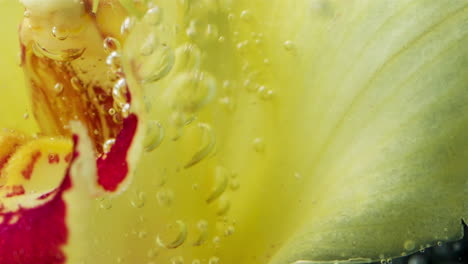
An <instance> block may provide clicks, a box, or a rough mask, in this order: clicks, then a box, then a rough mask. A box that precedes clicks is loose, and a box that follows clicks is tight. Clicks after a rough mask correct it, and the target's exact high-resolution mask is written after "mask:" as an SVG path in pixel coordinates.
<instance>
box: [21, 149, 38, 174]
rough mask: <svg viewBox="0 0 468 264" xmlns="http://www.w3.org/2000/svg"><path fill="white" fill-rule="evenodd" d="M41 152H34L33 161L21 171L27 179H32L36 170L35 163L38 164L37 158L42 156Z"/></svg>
mask: <svg viewBox="0 0 468 264" xmlns="http://www.w3.org/2000/svg"><path fill="white" fill-rule="evenodd" d="M41 155H42V154H41V152H39V151H38V152H34V153H33V154H32V155H31V161H30V162H29V164H28V165H27V166H26V168H24V170H22V171H21V174H22V175H23V177H24V178H25V179H28V180H29V179H31V174H32V172H33V170H34V165H35V164H36V162H37V160H38V159H39V158H40V157H41Z"/></svg>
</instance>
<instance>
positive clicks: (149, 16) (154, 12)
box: [143, 6, 163, 26]
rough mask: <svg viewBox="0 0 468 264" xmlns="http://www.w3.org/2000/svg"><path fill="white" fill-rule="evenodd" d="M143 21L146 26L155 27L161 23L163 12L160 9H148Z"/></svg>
mask: <svg viewBox="0 0 468 264" xmlns="http://www.w3.org/2000/svg"><path fill="white" fill-rule="evenodd" d="M143 19H144V21H146V22H147V23H148V24H150V25H152V26H157V25H159V24H160V23H161V21H162V19H163V11H162V9H161V8H160V7H158V6H154V7H153V8H150V9H148V11H147V12H146V14H145V16H144V17H143Z"/></svg>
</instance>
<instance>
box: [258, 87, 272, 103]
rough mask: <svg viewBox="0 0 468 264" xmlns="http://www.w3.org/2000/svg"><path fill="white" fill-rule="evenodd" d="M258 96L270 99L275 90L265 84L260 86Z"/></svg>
mask: <svg viewBox="0 0 468 264" xmlns="http://www.w3.org/2000/svg"><path fill="white" fill-rule="evenodd" d="M257 93H258V96H259V97H260V98H261V99H263V100H270V99H271V98H273V95H274V92H273V90H271V89H268V88H266V87H265V86H263V85H262V86H260V87H258V90H257Z"/></svg>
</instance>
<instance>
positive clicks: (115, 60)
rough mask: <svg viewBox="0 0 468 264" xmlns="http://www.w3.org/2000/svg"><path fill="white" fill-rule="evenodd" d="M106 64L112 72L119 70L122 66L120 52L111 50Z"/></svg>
mask: <svg viewBox="0 0 468 264" xmlns="http://www.w3.org/2000/svg"><path fill="white" fill-rule="evenodd" d="M106 64H107V65H108V66H109V67H110V68H111V71H112V72H120V71H121V67H122V59H121V56H120V53H118V52H116V51H113V52H111V53H110V54H109V56H107V58H106Z"/></svg>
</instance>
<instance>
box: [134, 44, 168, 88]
mask: <svg viewBox="0 0 468 264" xmlns="http://www.w3.org/2000/svg"><path fill="white" fill-rule="evenodd" d="M174 61H175V56H174V51H173V50H172V49H171V48H170V47H169V46H167V45H166V44H164V43H163V44H158V45H157V46H156V47H154V50H153V51H152V52H151V54H149V55H148V56H146V58H145V59H144V60H143V63H142V64H141V65H140V67H139V69H138V73H139V75H140V77H141V79H142V80H143V81H144V82H147V83H148V82H156V81H158V80H160V79H161V78H163V77H164V76H166V75H167V74H168V73H169V72H170V71H171V69H172V67H173V66H174Z"/></svg>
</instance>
